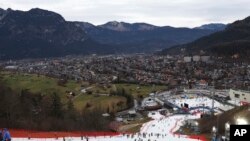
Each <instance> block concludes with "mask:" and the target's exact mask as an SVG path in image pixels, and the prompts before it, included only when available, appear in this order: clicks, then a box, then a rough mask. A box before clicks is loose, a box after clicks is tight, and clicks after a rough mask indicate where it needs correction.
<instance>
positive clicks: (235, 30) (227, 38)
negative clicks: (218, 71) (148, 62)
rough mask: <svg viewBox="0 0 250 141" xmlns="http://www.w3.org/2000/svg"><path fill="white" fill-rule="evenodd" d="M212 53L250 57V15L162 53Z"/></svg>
mask: <svg viewBox="0 0 250 141" xmlns="http://www.w3.org/2000/svg"><path fill="white" fill-rule="evenodd" d="M179 53H184V54H200V53H206V54H212V55H219V56H225V57H226V56H227V57H232V56H234V55H237V56H239V57H241V58H249V54H250V17H247V18H245V19H243V20H238V21H235V22H233V23H232V24H229V25H228V26H227V27H226V28H225V30H222V31H218V32H216V33H213V34H210V35H208V36H204V37H201V38H199V39H197V40H195V41H193V42H190V43H187V44H183V45H177V46H173V47H171V48H168V49H164V50H163V51H162V52H160V54H179Z"/></svg>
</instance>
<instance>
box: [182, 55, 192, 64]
mask: <svg viewBox="0 0 250 141" xmlns="http://www.w3.org/2000/svg"><path fill="white" fill-rule="evenodd" d="M191 61H192V57H190V56H185V57H184V62H186V63H189V62H191Z"/></svg>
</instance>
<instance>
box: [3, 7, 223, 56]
mask: <svg viewBox="0 0 250 141" xmlns="http://www.w3.org/2000/svg"><path fill="white" fill-rule="evenodd" d="M216 25H217V24H212V25H206V26H201V27H197V28H192V29H191V28H174V27H170V26H162V27H159V26H154V25H150V24H147V23H134V24H130V23H125V22H116V21H112V22H108V23H106V24H103V25H98V26H95V25H93V24H91V23H87V22H73V21H66V20H65V19H64V18H63V17H62V16H61V15H60V14H58V13H55V12H52V11H47V10H43V9H39V8H34V9H31V10H29V11H19V10H12V9H7V10H3V9H0V50H1V52H0V59H22V58H40V57H57V56H65V55H75V54H76V55H77V54H83V55H84V54H93V53H95V54H115V53H116V54H117V53H138V52H140V53H141V52H146V53H152V52H154V51H156V50H160V49H163V48H167V47H170V46H174V45H177V44H184V43H188V42H191V41H194V40H196V39H198V38H200V37H203V36H207V35H209V34H212V33H214V32H217V31H220V30H223V29H224V28H225V27H226V25H224V28H223V25H220V26H216Z"/></svg>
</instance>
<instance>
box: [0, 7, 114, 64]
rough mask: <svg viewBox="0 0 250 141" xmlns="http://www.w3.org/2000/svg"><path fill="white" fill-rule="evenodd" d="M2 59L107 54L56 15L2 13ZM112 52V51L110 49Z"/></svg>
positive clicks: (28, 12)
mask: <svg viewBox="0 0 250 141" xmlns="http://www.w3.org/2000/svg"><path fill="white" fill-rule="evenodd" d="M0 17H1V18H0V44H1V46H0V49H1V52H0V59H19V58H39V57H55V56H62V55H68V54H88V53H93V52H95V53H98V52H102V53H105V50H103V49H102V48H101V47H105V46H102V45H100V44H98V43H96V42H94V41H92V40H91V39H90V38H89V37H88V36H87V35H86V33H85V32H84V31H83V30H81V29H80V28H79V27H77V26H76V25H75V24H73V23H71V22H67V21H65V20H64V18H63V17H62V16H61V15H59V14H57V13H54V12H51V11H47V10H42V9H38V8H36V9H31V10H29V11H26V12H25V11H15V10H12V9H7V10H0ZM109 51H110V50H109Z"/></svg>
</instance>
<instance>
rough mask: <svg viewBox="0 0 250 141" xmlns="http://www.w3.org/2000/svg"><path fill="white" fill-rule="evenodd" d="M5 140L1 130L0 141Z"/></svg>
mask: <svg viewBox="0 0 250 141" xmlns="http://www.w3.org/2000/svg"><path fill="white" fill-rule="evenodd" d="M2 140H3V133H2V130H0V141H2Z"/></svg>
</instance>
